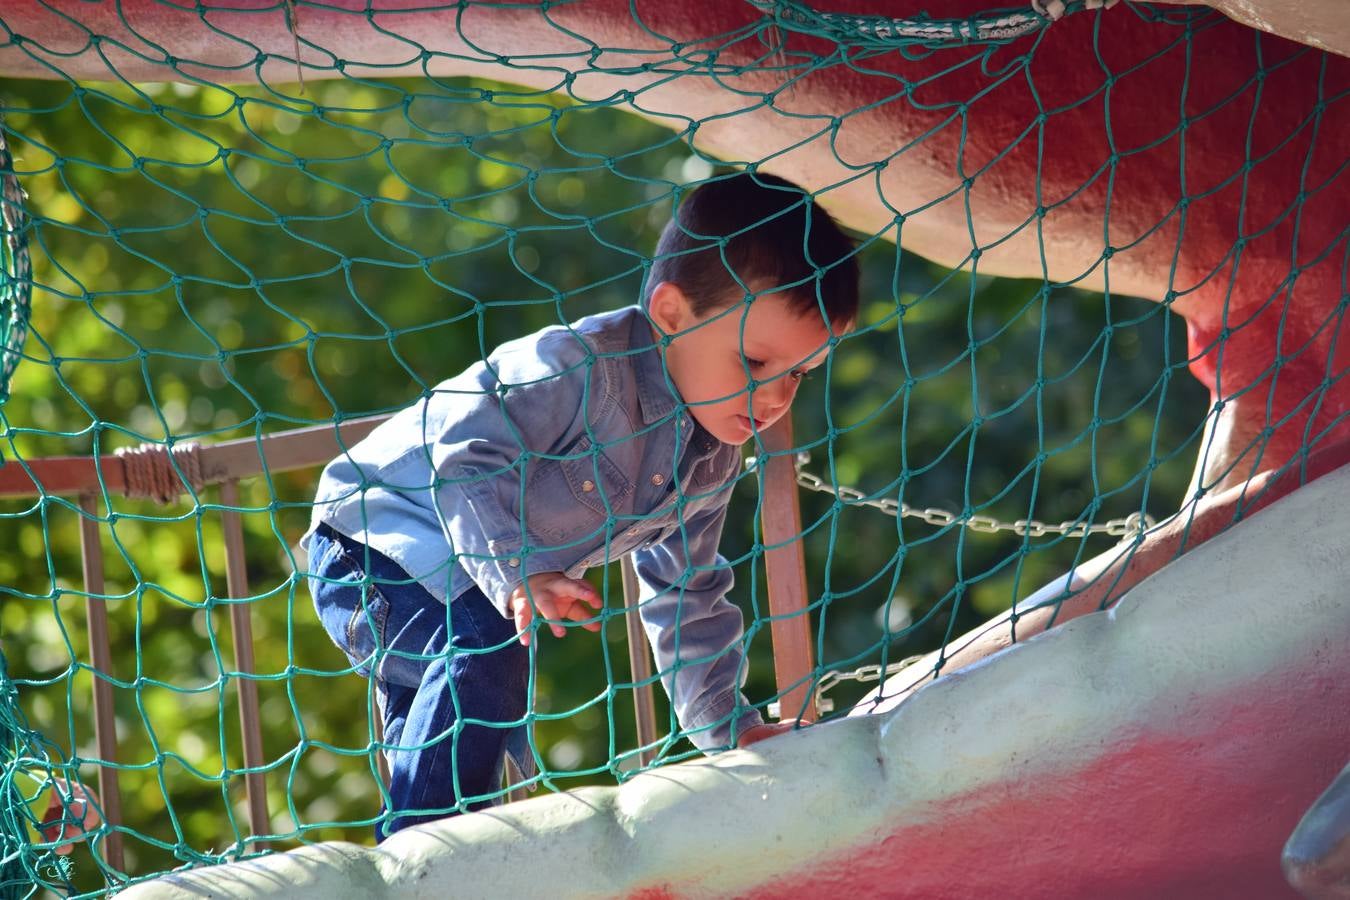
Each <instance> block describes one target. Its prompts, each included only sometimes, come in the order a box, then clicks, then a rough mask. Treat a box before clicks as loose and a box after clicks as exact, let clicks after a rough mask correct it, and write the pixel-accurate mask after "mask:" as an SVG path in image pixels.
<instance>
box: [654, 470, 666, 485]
mask: <svg viewBox="0 0 1350 900" xmlns="http://www.w3.org/2000/svg"><path fill="white" fill-rule="evenodd" d="M665 483H666V476H664V475H662V474H661V473H660V472H657V473H656V474H655V475H653V476H652V484H665Z"/></svg>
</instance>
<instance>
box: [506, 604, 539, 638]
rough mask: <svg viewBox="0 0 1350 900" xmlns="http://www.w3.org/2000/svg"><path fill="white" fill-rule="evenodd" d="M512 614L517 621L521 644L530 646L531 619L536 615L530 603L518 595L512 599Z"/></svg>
mask: <svg viewBox="0 0 1350 900" xmlns="http://www.w3.org/2000/svg"><path fill="white" fill-rule="evenodd" d="M511 613H512V615H513V617H514V618H515V621H516V632H517V633H518V634H519V635H520V644H521V646H523V647H528V646H530V619H532V618H534V613H533V612H532V611H531V610H530V601H529V600H527V599H525V598H524V597H522V596H520V595H519V594H517V595H516V596H514V597H512V598H511Z"/></svg>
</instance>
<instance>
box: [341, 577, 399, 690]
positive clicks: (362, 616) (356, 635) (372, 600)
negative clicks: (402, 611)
mask: <svg viewBox="0 0 1350 900" xmlns="http://www.w3.org/2000/svg"><path fill="white" fill-rule="evenodd" d="M354 593H356V594H357V597H356V601H357V602H356V603H355V604H353V607H352V615H351V618H350V619H348V620H347V641H346V646H344V647H343V648H342V649H343V651H344V652H345V653H346V654H347V656H348V657H349V658H350V659H351V661H352V662H353V663H354V664H355V665H356V671H357V672H359V673H361V674H362V675H365V676H366V677H370V673H371V671H372V670H373V669H374V668H375V667H376V665H378V664H379V659H378V657H377V652H378V651H380V650H383V649H384V647H385V631H386V629H387V627H388V623H389V601H388V600H387V599H385V596H384V594H382V593H380V591H379V590H378V589H377V588H376V587H375V586H374V585H373V584H369V583H367V584H365V585H362V586H360V587H358V588H357V589H356V590H355V591H354ZM363 596H364V599H365V602H364V603H362V602H361V600H362V597H363Z"/></svg>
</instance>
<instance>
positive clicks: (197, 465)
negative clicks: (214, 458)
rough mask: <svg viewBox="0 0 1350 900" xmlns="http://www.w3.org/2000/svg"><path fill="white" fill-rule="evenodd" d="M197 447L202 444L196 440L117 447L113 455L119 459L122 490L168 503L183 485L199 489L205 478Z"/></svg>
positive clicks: (176, 496) (143, 497) (135, 495)
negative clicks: (167, 444) (183, 442)
mask: <svg viewBox="0 0 1350 900" xmlns="http://www.w3.org/2000/svg"><path fill="white" fill-rule="evenodd" d="M200 450H201V445H200V444H197V443H195V442H193V443H186V444H179V445H177V446H174V447H166V446H163V445H162V444H141V445H139V446H137V447H122V448H120V449H119V450H117V453H116V455H117V458H118V459H120V460H121V461H122V480H123V484H124V487H123V491H124V492H125V494H126V495H127V496H128V497H132V498H136V499H152V500H155V501H158V502H159V503H171V502H173V501H174V500H176V499H177V498H178V495H179V494H182V493H183V491H184V489H185V488H186V489H187V490H191V491H194V492H195V491H198V490H201V488H202V487H204V486H205V484H206V481H205V479H204V478H203V477H202V460H201V453H200Z"/></svg>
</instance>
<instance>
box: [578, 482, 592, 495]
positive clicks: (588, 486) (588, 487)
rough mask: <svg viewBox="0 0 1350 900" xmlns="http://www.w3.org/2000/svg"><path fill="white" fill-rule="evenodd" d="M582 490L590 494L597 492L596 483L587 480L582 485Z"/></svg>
mask: <svg viewBox="0 0 1350 900" xmlns="http://www.w3.org/2000/svg"><path fill="white" fill-rule="evenodd" d="M581 489H582V490H583V491H585V492H586V493H588V494H589V493H590V492H591V491H593V490H595V482H594V481H591V480H589V479H587V480H586V481H583V482H582V483H581Z"/></svg>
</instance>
